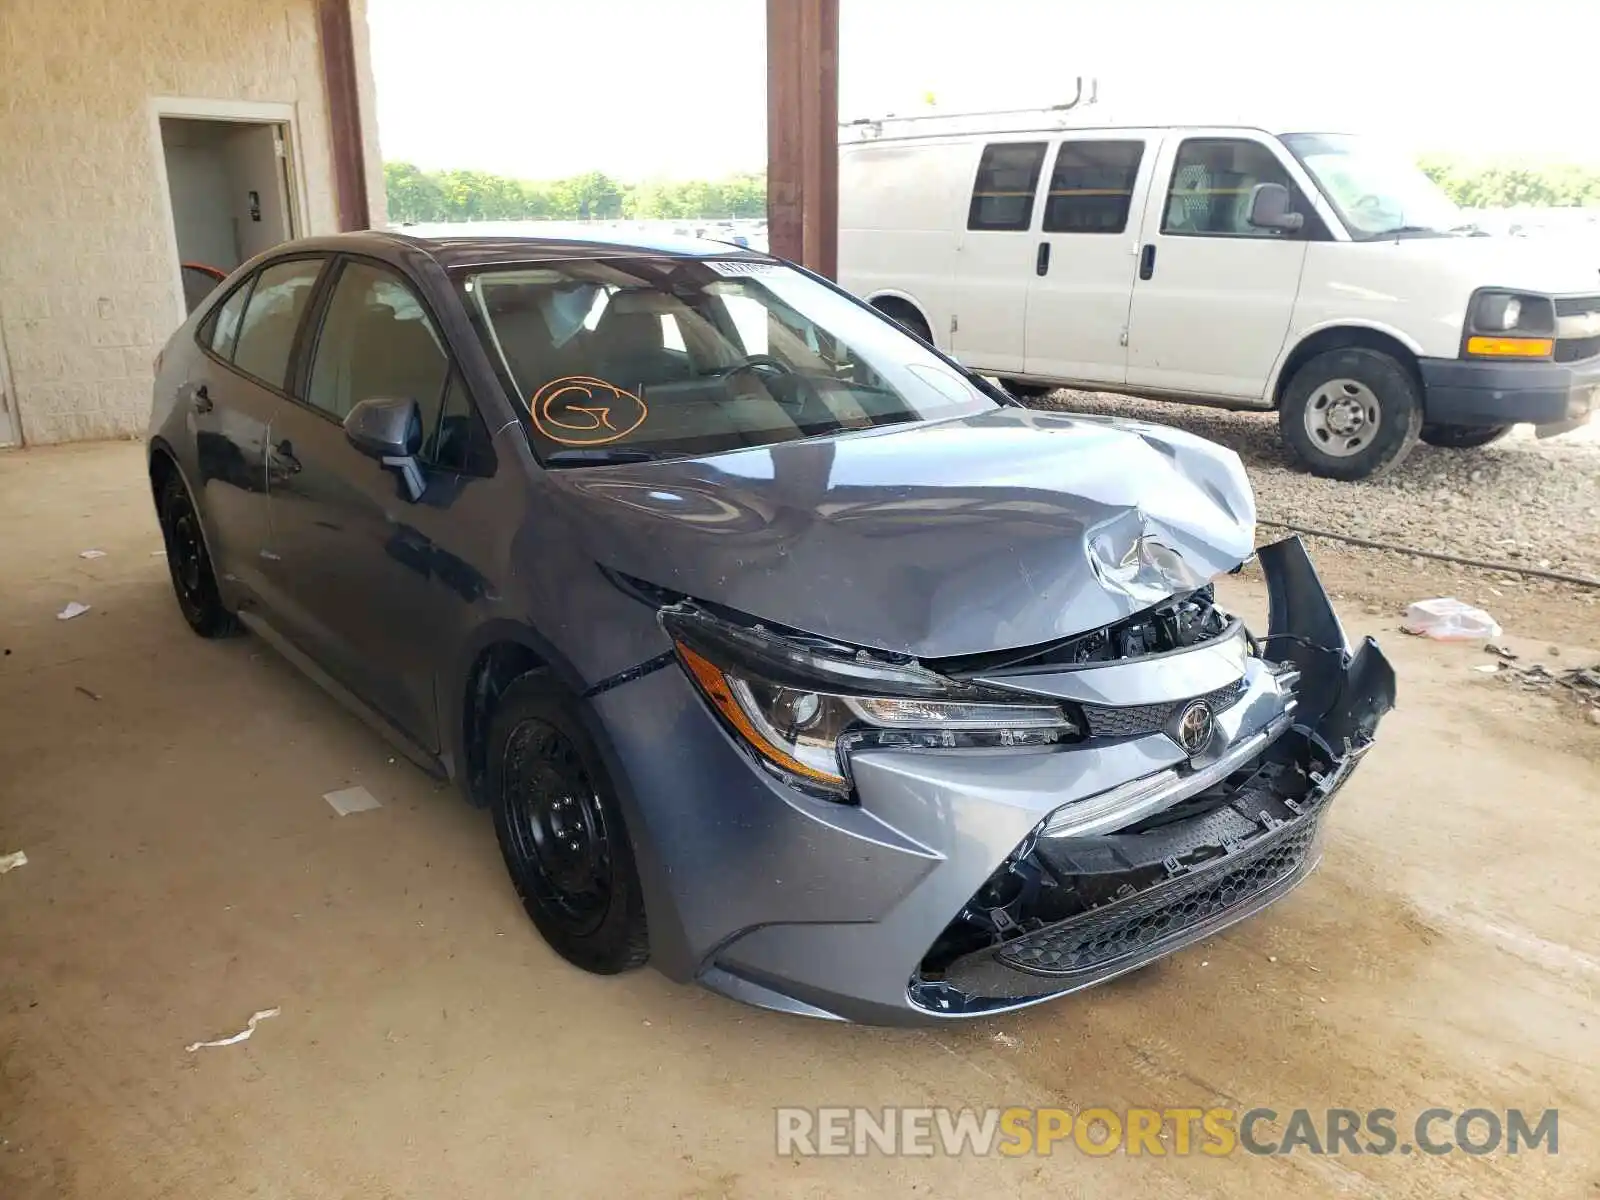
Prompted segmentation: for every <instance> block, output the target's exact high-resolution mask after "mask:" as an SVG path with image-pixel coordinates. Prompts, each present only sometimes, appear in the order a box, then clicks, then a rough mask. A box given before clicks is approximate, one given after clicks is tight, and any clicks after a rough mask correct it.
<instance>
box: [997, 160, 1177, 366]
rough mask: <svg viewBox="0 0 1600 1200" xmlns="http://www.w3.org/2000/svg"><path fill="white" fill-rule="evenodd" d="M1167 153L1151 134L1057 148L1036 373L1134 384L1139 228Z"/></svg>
mask: <svg viewBox="0 0 1600 1200" xmlns="http://www.w3.org/2000/svg"><path fill="white" fill-rule="evenodd" d="M1159 146H1160V140H1159V138H1154V139H1153V138H1152V137H1151V136H1150V135H1148V134H1146V133H1144V132H1142V131H1137V130H1134V131H1129V130H1114V131H1113V130H1097V131H1088V132H1084V133H1075V134H1073V135H1072V136H1071V137H1069V138H1067V139H1066V140H1064V141H1063V142H1062V143H1061V145H1060V146H1059V147H1057V148H1056V151H1055V164H1054V166H1053V167H1052V169H1051V172H1050V186H1049V189H1048V190H1047V191H1046V192H1045V200H1044V214H1043V219H1042V221H1041V222H1040V229H1039V239H1038V249H1037V252H1036V255H1035V260H1034V270H1033V273H1032V274H1031V275H1030V277H1029V278H1030V280H1031V283H1030V285H1029V293H1028V311H1027V329H1028V336H1027V346H1026V354H1027V362H1026V372H1027V374H1029V375H1033V376H1039V377H1042V378H1045V379H1067V380H1074V381H1077V380H1082V381H1085V382H1090V383H1115V384H1120V383H1123V382H1124V381H1125V380H1126V378H1127V372H1128V351H1127V344H1128V341H1127V328H1128V305H1129V303H1130V302H1131V301H1132V299H1133V274H1134V264H1135V261H1136V259H1137V257H1138V251H1139V237H1138V235H1139V224H1140V221H1141V219H1142V217H1143V200H1144V197H1145V196H1146V195H1147V194H1148V192H1149V190H1150V179H1151V176H1152V175H1153V174H1154V171H1155V157H1156V151H1157V149H1158V148H1159ZM1130 224H1131V225H1132V228H1131V229H1130V228H1129V225H1130Z"/></svg>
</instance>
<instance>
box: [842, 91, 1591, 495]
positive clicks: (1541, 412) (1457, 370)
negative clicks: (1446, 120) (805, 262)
mask: <svg viewBox="0 0 1600 1200" xmlns="http://www.w3.org/2000/svg"><path fill="white" fill-rule="evenodd" d="M1075 115H1076V114H1075ZM1010 123H1011V124H1020V125H1021V126H1022V127H1020V128H1007V129H1005V130H1004V131H996V130H994V129H992V128H991V129H988V130H985V129H983V128H981V127H980V128H978V129H971V128H967V129H959V128H955V126H956V125H957V124H959V122H956V121H949V122H946V121H941V120H927V119H913V120H910V121H906V122H903V123H896V122H894V121H892V120H887V121H883V122H866V123H857V124H854V125H850V126H846V127H845V129H844V130H843V131H842V133H841V145H840V155H839V279H840V282H841V283H842V284H843V285H844V286H845V287H846V288H848V289H849V290H850V291H852V292H854V293H856V294H857V295H859V296H861V297H863V298H864V299H866V300H868V301H870V302H871V303H872V304H873V305H875V306H876V307H878V308H879V309H881V310H882V311H883V312H885V313H887V314H890V315H892V316H894V317H895V318H897V319H898V320H900V321H902V322H903V323H904V324H905V325H907V326H908V327H910V328H911V329H912V330H913V331H914V332H915V333H917V334H918V335H919V336H921V337H923V338H926V339H927V340H928V341H930V342H933V343H934V344H935V345H937V346H938V347H939V348H940V349H942V350H945V351H947V352H949V353H951V354H952V355H953V356H955V357H956V358H958V359H959V360H960V361H961V362H963V363H964V364H966V365H967V366H969V367H971V368H973V369H975V370H978V371H981V372H984V373H985V374H991V375H996V376H999V377H1001V378H1002V379H1003V380H1005V381H1006V383H1007V384H1008V386H1010V387H1011V388H1012V389H1013V390H1015V391H1017V392H1019V393H1024V394H1026V393H1029V392H1042V391H1044V390H1045V389H1047V388H1051V387H1059V386H1065V387H1076V388H1088V389H1097V390H1105V391H1116V392H1127V393H1131V394H1134V395H1140V396H1149V397H1156V398H1161V399H1171V400H1180V401H1186V402H1192V403H1199V404H1212V405H1220V406H1224V407H1229V408H1260V409H1277V410H1278V414H1279V425H1280V428H1281V429H1282V432H1283V436H1284V439H1285V440H1286V441H1287V442H1288V443H1289V445H1290V446H1291V447H1293V449H1294V450H1295V451H1296V452H1297V453H1298V455H1299V456H1300V457H1301V458H1302V459H1303V460H1304V461H1305V462H1306V463H1307V464H1308V465H1309V466H1310V468H1311V469H1312V470H1313V471H1315V472H1317V473H1318V474H1321V475H1328V476H1332V477H1334V478H1340V479H1359V478H1363V477H1366V476H1371V475H1375V474H1378V473H1380V472H1382V471H1385V470H1387V469H1388V468H1390V467H1392V466H1394V465H1395V464H1396V463H1397V462H1399V461H1400V459H1401V458H1402V457H1404V456H1405V454H1406V453H1407V452H1408V451H1409V450H1410V449H1411V447H1412V446H1413V445H1414V444H1415V442H1416V441H1417V439H1418V438H1419V437H1420V438H1422V440H1424V441H1427V442H1430V443H1432V444H1433V445H1437V446H1452V447H1471V446H1481V445H1485V444H1486V443H1488V442H1491V441H1493V440H1494V439H1495V438H1497V437H1500V436H1502V435H1503V434H1504V433H1505V432H1506V431H1507V430H1509V429H1510V427H1511V426H1512V425H1513V424H1516V423H1519V422H1530V423H1532V424H1533V425H1535V426H1536V427H1537V429H1538V432H1539V433H1540V434H1541V435H1550V434H1555V433H1561V432H1564V431H1566V430H1568V429H1572V428H1575V427H1576V426H1578V425H1580V424H1582V423H1583V422H1584V421H1586V420H1587V419H1588V417H1589V414H1590V412H1591V411H1592V410H1593V409H1595V408H1596V407H1600V272H1597V267H1600V263H1595V262H1592V261H1588V260H1587V258H1586V257H1584V256H1579V255H1578V254H1577V253H1572V254H1568V255H1565V256H1563V255H1561V254H1560V253H1559V252H1558V250H1556V249H1553V248H1550V247H1541V246H1540V245H1538V244H1536V243H1533V242H1529V241H1526V240H1521V239H1513V238H1498V237H1489V236H1484V235H1481V234H1475V233H1474V231H1473V230H1471V229H1470V228H1469V227H1467V226H1465V225H1464V218H1463V216H1462V215H1461V213H1460V212H1459V210H1457V209H1456V208H1455V207H1454V206H1453V205H1452V204H1451V203H1450V202H1449V200H1448V199H1446V198H1445V196H1444V195H1443V194H1442V193H1441V192H1440V191H1439V190H1438V189H1437V188H1435V187H1434V186H1433V184H1432V183H1431V182H1429V180H1428V179H1427V178H1426V177H1425V176H1424V175H1423V174H1422V173H1421V172H1420V171H1419V170H1418V169H1417V168H1416V167H1415V166H1414V165H1413V164H1412V163H1410V162H1408V161H1405V160H1404V159H1402V158H1399V157H1396V156H1390V155H1387V154H1385V153H1384V152H1383V151H1382V150H1380V149H1379V148H1377V147H1376V146H1374V145H1372V144H1370V143H1369V142H1367V141H1365V140H1364V139H1362V138H1359V137H1353V136H1348V135H1339V134H1324V133H1284V134H1275V133H1268V132H1266V131H1265V130H1261V129H1251V128H1243V127H1227V126H1161V127H1155V126H1150V127H1137V128H1134V127H1115V128H1087V127H1077V126H1075V127H1071V128H1067V127H1064V126H1063V124H1062V123H1061V122H1060V120H1059V119H1053V118H1052V117H1051V115H1050V114H1049V113H1048V112H1041V113H1039V114H1037V119H1030V118H1024V119H1022V120H1021V121H1020V122H1019V121H1016V120H1013V121H1012V122H1010ZM967 124H968V125H971V124H972V121H970V120H969V121H968V122H967ZM980 124H981V123H980Z"/></svg>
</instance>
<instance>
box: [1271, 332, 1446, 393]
mask: <svg viewBox="0 0 1600 1200" xmlns="http://www.w3.org/2000/svg"><path fill="white" fill-rule="evenodd" d="M1357 347H1359V348H1361V349H1365V350H1376V351H1378V352H1379V353H1382V354H1387V355H1388V356H1389V357H1390V358H1392V359H1394V360H1395V361H1396V362H1398V363H1399V364H1400V365H1401V366H1403V367H1404V368H1405V369H1406V370H1407V372H1409V373H1410V375H1411V378H1412V380H1413V381H1414V382H1415V383H1416V385H1417V394H1418V395H1421V394H1422V392H1423V384H1422V369H1421V368H1420V367H1419V366H1418V365H1417V356H1416V354H1415V353H1413V352H1412V350H1411V348H1410V347H1409V346H1407V345H1406V344H1405V343H1404V342H1402V341H1401V340H1400V339H1399V338H1396V337H1391V336H1390V335H1389V334H1387V333H1383V332H1381V331H1379V330H1376V329H1368V328H1366V327H1365V326H1361V325H1336V326H1334V327H1333V328H1331V329H1319V330H1317V332H1315V333H1313V334H1312V335H1311V336H1310V337H1308V338H1306V339H1305V340H1304V341H1302V342H1301V343H1300V344H1299V345H1298V346H1296V347H1295V348H1294V351H1293V352H1292V353H1291V354H1290V355H1289V357H1288V358H1287V359H1285V360H1284V363H1283V370H1281V371H1279V372H1278V381H1277V385H1276V386H1275V387H1274V388H1273V392H1272V407H1273V408H1275V409H1277V408H1281V407H1282V406H1283V393H1284V391H1285V390H1287V388H1288V386H1289V382H1290V380H1292V379H1293V378H1294V377H1295V374H1296V373H1297V372H1298V371H1299V370H1300V368H1301V367H1303V366H1305V365H1306V364H1307V363H1308V362H1310V361H1311V360H1312V359H1313V358H1316V357H1317V355H1319V354H1323V353H1326V352H1327V351H1329V350H1348V349H1355V348H1357Z"/></svg>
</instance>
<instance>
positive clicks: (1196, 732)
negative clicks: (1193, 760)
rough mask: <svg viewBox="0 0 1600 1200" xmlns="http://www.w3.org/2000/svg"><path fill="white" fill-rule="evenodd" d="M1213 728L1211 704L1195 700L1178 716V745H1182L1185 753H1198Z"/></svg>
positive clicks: (1209, 739) (1209, 736)
mask: <svg viewBox="0 0 1600 1200" xmlns="http://www.w3.org/2000/svg"><path fill="white" fill-rule="evenodd" d="M1215 728H1216V718H1215V717H1214V716H1212V713H1211V705H1209V704H1207V703H1206V702H1205V701H1204V700H1196V701H1195V702H1194V703H1193V704H1191V705H1189V707H1188V708H1186V709H1184V710H1183V714H1182V715H1181V716H1180V717H1179V718H1178V745H1180V746H1182V747H1183V751H1184V753H1185V754H1189V755H1195V754H1199V753H1200V751H1202V750H1204V749H1205V748H1206V744H1207V743H1208V742H1210V741H1211V733H1212V731H1213V730H1214V729H1215Z"/></svg>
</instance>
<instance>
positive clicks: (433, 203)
mask: <svg viewBox="0 0 1600 1200" xmlns="http://www.w3.org/2000/svg"><path fill="white" fill-rule="evenodd" d="M383 180H384V185H385V187H386V188H387V189H388V193H389V219H390V220H391V221H394V222H396V223H400V224H404V223H407V222H418V223H421V222H431V221H530V220H556V221H585V220H596V221H604V220H617V219H619V218H627V219H630V220H633V219H645V218H652V217H657V218H667V219H672V218H680V217H681V218H728V217H764V216H766V215H767V181H766V179H765V178H764V177H763V176H761V175H758V174H754V173H746V174H739V175H730V176H728V177H727V178H725V179H693V180H686V181H683V182H673V181H665V180H655V181H650V182H646V183H638V184H628V183H623V182H621V181H619V180H616V179H613V178H611V177H610V176H609V175H606V174H605V173H603V172H601V171H586V172H585V173H583V174H582V175H574V176H572V177H571V178H568V179H551V180H529V179H511V178H508V177H507V176H504V175H491V174H490V173H489V172H487V171H424V170H422V169H421V168H420V167H417V166H415V165H413V164H412V163H405V162H392V163H385V164H384V166H383Z"/></svg>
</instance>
